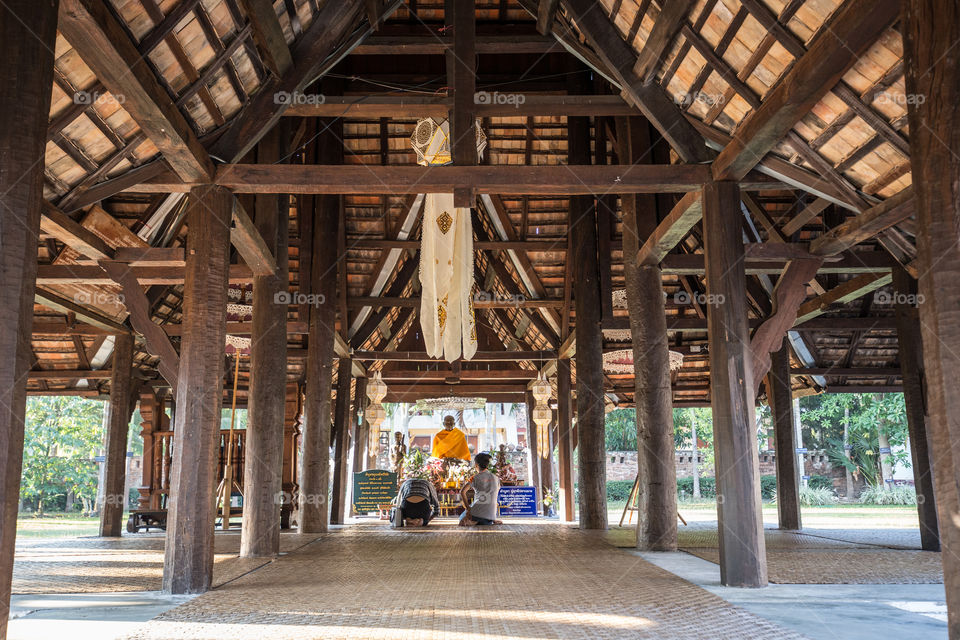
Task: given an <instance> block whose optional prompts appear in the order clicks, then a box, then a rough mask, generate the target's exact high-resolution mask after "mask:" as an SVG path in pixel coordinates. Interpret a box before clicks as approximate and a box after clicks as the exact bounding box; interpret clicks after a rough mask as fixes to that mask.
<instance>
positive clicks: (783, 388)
mask: <svg viewBox="0 0 960 640" xmlns="http://www.w3.org/2000/svg"><path fill="white" fill-rule="evenodd" d="M767 399H768V400H769V402H770V413H771V414H772V415H773V438H774V447H775V449H776V452H777V516H778V518H779V522H780V528H781V529H791V530H797V529H800V528H802V525H801V522H800V470H799V469H798V468H797V456H796V455H795V454H794V446H795V443H796V428H797V427H796V424H794V420H793V390H792V388H791V387H790V345H789V343H788V342H787V341H786V340H784V341H783V346H782V347H780V349H779V350H777V351H774V352H773V353H772V354H771V357H770V372H769V373H768V374H767Z"/></svg>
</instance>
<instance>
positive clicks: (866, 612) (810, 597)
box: [631, 551, 947, 640]
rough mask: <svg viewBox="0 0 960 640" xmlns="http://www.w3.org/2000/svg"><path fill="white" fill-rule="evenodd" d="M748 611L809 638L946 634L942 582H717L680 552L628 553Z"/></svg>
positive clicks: (918, 638) (906, 639)
mask: <svg viewBox="0 0 960 640" xmlns="http://www.w3.org/2000/svg"><path fill="white" fill-rule="evenodd" d="M631 553H633V554H635V555H638V556H640V557H641V558H643V559H644V560H646V561H648V562H650V563H652V564H655V565H657V566H658V567H660V568H662V569H666V570H667V571H669V572H671V573H673V574H675V575H677V576H679V577H681V578H683V579H685V580H687V581H689V582H692V583H694V584H696V585H698V586H700V587H702V588H704V589H706V590H707V591H709V592H711V593H713V594H716V595H718V596H720V597H721V598H723V599H724V600H726V601H727V602H730V603H731V604H735V605H737V606H738V607H741V608H743V609H746V610H747V611H749V612H750V613H753V614H755V615H758V616H760V617H762V618H765V619H767V620H769V621H771V622H774V623H776V624H778V625H780V626H782V627H786V628H789V629H793V630H794V631H797V632H799V633H802V634H803V635H805V636H807V637H808V638H812V639H813V640H836V639H837V638H843V639H844V640H857V639H859V638H863V639H869V640H875V639H876V638H896V639H897V640H937V639H938V638H946V637H947V605H946V602H945V600H944V591H943V585H942V584H891V585H884V584H869V585H867V584H771V585H769V586H768V587H766V588H764V589H737V588H733V587H724V586H721V585H720V568H719V567H718V566H717V565H715V564H713V563H712V562H708V561H706V560H703V559H701V558H698V557H696V556H692V555H690V554H687V553H683V552H675V553H651V552H637V551H634V552H631Z"/></svg>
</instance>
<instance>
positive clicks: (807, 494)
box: [800, 486, 837, 507]
mask: <svg viewBox="0 0 960 640" xmlns="http://www.w3.org/2000/svg"><path fill="white" fill-rule="evenodd" d="M836 502H837V496H836V494H835V493H833V491H832V490H831V489H825V488H823V487H821V488H814V487H809V486H807V487H800V504H802V505H803V506H805V507H822V506H824V505H827V504H834V503H836Z"/></svg>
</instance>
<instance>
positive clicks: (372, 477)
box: [353, 469, 397, 513]
mask: <svg viewBox="0 0 960 640" xmlns="http://www.w3.org/2000/svg"><path fill="white" fill-rule="evenodd" d="M396 496H397V474H396V473H394V472H392V471H385V470H383V469H371V470H370V471H361V472H359V473H355V474H353V510H354V511H356V512H357V513H370V512H371V511H377V510H378V509H379V507H380V505H381V504H387V503H388V502H390V501H391V500H393V499H394V498H395V497H396Z"/></svg>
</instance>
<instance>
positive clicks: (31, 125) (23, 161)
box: [0, 0, 58, 638]
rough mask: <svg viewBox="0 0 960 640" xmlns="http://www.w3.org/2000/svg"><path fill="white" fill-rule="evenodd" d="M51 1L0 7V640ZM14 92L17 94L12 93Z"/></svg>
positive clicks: (53, 10) (26, 365)
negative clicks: (0, 274) (1, 275)
mask: <svg viewBox="0 0 960 640" xmlns="http://www.w3.org/2000/svg"><path fill="white" fill-rule="evenodd" d="M57 4H58V3H57V2H56V0H12V1H7V2H4V3H2V4H0V51H2V52H3V64H2V65H0V85H2V86H3V87H5V89H4V91H2V92H0V230H2V231H0V273H2V274H3V278H2V279H0V361H2V362H3V363H4V365H3V366H2V367H0V505H2V507H3V511H2V514H0V638H5V637H6V632H7V611H8V603H9V602H10V586H11V579H12V573H13V549H14V542H15V538H16V533H17V508H18V507H19V504H20V473H21V470H22V465H23V420H24V412H25V411H26V402H27V400H26V391H27V371H29V369H30V367H31V365H32V361H31V353H30V330H31V326H32V324H33V293H34V288H35V285H36V279H37V242H38V240H37V238H38V237H39V234H40V205H41V202H42V198H43V190H42V180H43V166H44V147H45V145H46V140H47V117H48V115H49V113H50V90H51V87H52V86H53V52H54V49H55V47H56V29H57ZM14 88H15V89H16V90H14Z"/></svg>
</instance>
